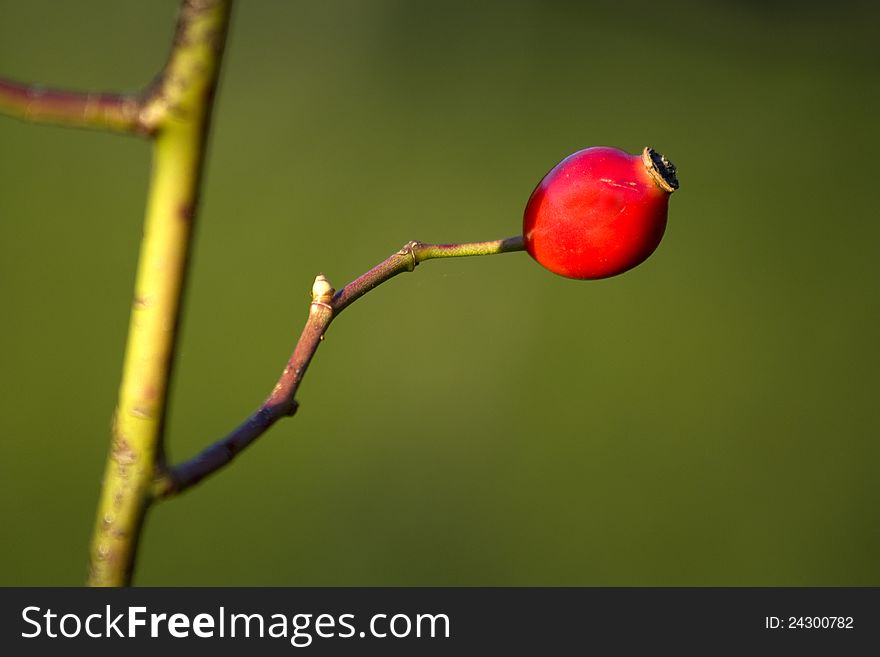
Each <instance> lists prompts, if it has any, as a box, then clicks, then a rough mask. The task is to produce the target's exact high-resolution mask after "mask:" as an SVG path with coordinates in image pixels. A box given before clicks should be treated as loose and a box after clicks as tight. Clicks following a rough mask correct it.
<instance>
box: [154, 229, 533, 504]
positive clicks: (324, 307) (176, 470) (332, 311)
mask: <svg viewBox="0 0 880 657" xmlns="http://www.w3.org/2000/svg"><path fill="white" fill-rule="evenodd" d="M523 248H524V246H523V238H522V237H520V236H517V237H511V238H508V239H504V240H493V241H490V242H470V243H466V244H424V243H422V242H415V241H413V242H409V243H407V244H406V245H405V246H404V247H403V248H402V249H400V251H398V252H397V253H394V254H393V255H391V256H390V257H388V258H386V259H385V260H383V261H382V262H380V263H379V264H378V265H376V266H375V267H373V268H372V269H370V270H369V271H368V272H366V273H365V274H363V275H362V276H360V277H358V278H356V279H355V280H353V281H352V282H351V283H349V284H348V285H346V286H345V287H343V288H342V289H341V290H339V292H335V291H334V290H333V288H332V287H330V285H329V283H327V280H326V279H325V278H324V276H323V275H320V276H318V277H317V278H316V279H315V284H314V286H313V287H312V303H311V306H310V308H309V318H308V320H307V321H306V325H305V328H304V329H303V332H302V334H301V335H300V337H299V340H298V342H297V344H296V347H295V348H294V350H293V355H292V356H291V357H290V360H289V361H288V362H287V366H286V367H285V368H284V372H283V373H282V374H281V378H279V379H278V383H276V384H275V387H274V388H273V390H272V393H271V394H270V395H269V397H268V398H267V399H266V401H265V402H263V404H262V406H260V407H259V408H258V409H257V410H256V411H255V412H254V413H253V414H252V415H251V416H250V417H248V418H247V419H246V420H245V421H244V422H242V423H241V424H240V425H239V426H238V427H236V428H235V429H234V430H233V431H232V432H231V433H229V434H228V435H227V436H225V437H224V438H222V439H220V440H218V441H217V442H215V443H213V444H212V445H210V446H208V447H207V448H205V449H204V450H203V451H202V452H201V453H200V454H198V455H196V456H194V457H193V458H191V459H189V460H187V461H184V462H182V463H179V464H178V465H175V466H173V467H171V468H168V469H166V470H163V471H161V472H159V473H158V475H157V478H156V481H155V484H154V487H153V493H154V495H155V496H156V497H159V498H167V497H171V496H173V495H177V494H179V493H182V492H183V491H185V490H186V489H188V488H190V487H191V486H193V485H195V484H197V483H198V482H200V481H201V480H202V479H204V478H205V477H207V476H208V475H210V474H213V473H214V472H217V471H218V470H220V469H221V468H223V467H224V466H226V465H227V464H229V463H230V462H231V461H232V460H233V459H234V458H235V457H236V456H237V455H238V454H240V453H241V452H242V451H243V450H244V449H245V448H247V447H248V446H249V445H251V444H253V443H254V442H255V441H256V440H257V438H259V437H260V436H262V435H263V434H264V433H265V432H266V431H267V430H268V429H269V428H270V427H271V426H272V425H273V424H275V423H276V422H277V421H278V420H280V419H281V418H283V417H285V416H288V415H293V414H294V413H296V410H297V408H298V404H297V402H296V400H295V399H294V397H295V396H296V392H297V390H298V389H299V385H300V383H301V382H302V379H303V377H304V376H305V373H306V369H307V368H308V366H309V363H310V362H311V360H312V357H313V356H314V355H315V351H316V350H317V349H318V345H320V344H321V340H323V338H324V333H325V332H326V331H327V328H328V327H329V326H330V323H331V322H332V321H333V319H334V318H335V317H336V316H337V315H339V313H341V312H342V311H343V310H345V309H346V308H347V307H348V306H350V305H351V304H352V303H354V302H355V301H356V300H357V299H359V298H361V297H362V296H364V295H365V294H366V293H367V292H369V291H370V290H372V289H373V288H375V287H377V286H378V285H381V284H382V283H384V282H385V281H387V280H389V279H391V278H393V277H395V276H397V275H398V274H401V273H403V272H405V271H413V270H414V269H415V267H416V265H418V264H419V263H420V262H423V261H424V260H430V259H432V258H455V257H463V256H476V255H493V254H496V253H509V252H512V251H522V250H523ZM334 292H335V293H334Z"/></svg>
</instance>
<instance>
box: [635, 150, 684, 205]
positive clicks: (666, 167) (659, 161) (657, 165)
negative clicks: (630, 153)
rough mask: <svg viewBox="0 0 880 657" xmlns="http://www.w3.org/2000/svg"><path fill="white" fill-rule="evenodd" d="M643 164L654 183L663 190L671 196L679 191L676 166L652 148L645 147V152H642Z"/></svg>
mask: <svg viewBox="0 0 880 657" xmlns="http://www.w3.org/2000/svg"><path fill="white" fill-rule="evenodd" d="M642 162H643V163H644V164H645V168H647V169H648V173H650V174H651V177H652V178H653V179H654V182H655V183H657V185H658V186H659V187H660V188H661V189H662V190H664V191H667V192H669V193H670V194H671V193H672V192H674V191H675V190H676V189H678V178H677V177H676V175H675V165H674V164H673V163H672V162H670V161H669V160H667V159H666V158H665V157H663V156H662V155H661V154H660V153H658V152H657V151H655V150H654V149H653V148H650V147H645V150H644V151H642Z"/></svg>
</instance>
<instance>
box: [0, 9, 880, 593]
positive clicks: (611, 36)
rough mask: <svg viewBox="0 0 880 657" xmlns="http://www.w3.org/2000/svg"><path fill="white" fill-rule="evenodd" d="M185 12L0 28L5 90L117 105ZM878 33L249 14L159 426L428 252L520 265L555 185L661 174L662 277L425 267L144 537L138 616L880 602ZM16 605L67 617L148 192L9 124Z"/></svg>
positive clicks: (162, 511) (125, 172)
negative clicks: (463, 605)
mask: <svg viewBox="0 0 880 657" xmlns="http://www.w3.org/2000/svg"><path fill="white" fill-rule="evenodd" d="M175 15H176V3H175V2H173V1H171V0H164V1H162V2H155V1H148V0H125V1H120V0H102V1H100V2H99V1H93V2H89V3H70V2H63V1H62V0H55V1H52V2H48V1H47V2H38V3H21V2H15V1H13V0H0V75H4V76H8V77H12V78H15V79H20V80H33V81H40V82H41V83H44V84H47V85H58V86H64V87H76V88H79V87H81V88H88V89H96V90H134V89H137V88H140V87H141V86H142V85H144V84H145V83H146V82H148V81H149V80H150V79H151V78H152V76H153V74H154V73H155V72H156V71H157V70H158V68H159V66H160V65H161V63H162V62H163V60H164V57H165V54H166V52H167V49H168V46H169V43H170V38H171V34H172V30H173V25H174V20H175ZM876 25H877V12H876V11H875V10H874V9H873V8H872V7H871V6H870V4H869V3H862V4H859V3H854V2H839V3H831V4H830V3H804V2H794V1H790V2H782V1H776V2H757V1H753V2H732V1H731V2H714V3H698V2H682V3H663V4H661V3H651V4H649V3H645V2H641V3H638V2H627V3H617V2H611V1H610V0H609V1H606V2H584V3H574V2H560V1H556V2H552V1H547V0H541V1H537V0H535V1H532V2H525V1H519V0H518V1H513V2H494V3H490V2H482V3H473V2H464V1H459V0H456V1H446V2H429V1H418V2H413V1H405V0H397V1H384V0H383V1H379V0H372V1H369V2H366V1H355V0H350V1H339V0H334V1H330V2H317V3H316V2H299V1H297V2H281V1H275V2H269V1H264V2H240V3H239V4H238V5H237V6H236V9H235V13H234V17H233V24H232V29H231V33H230V40H229V44H228V50H227V58H226V61H225V65H224V76H223V81H222V87H221V90H220V95H219V98H218V106H217V109H216V114H215V117H216V122H215V124H214V131H213V137H212V143H211V147H210V151H209V164H208V169H207V180H206V184H205V187H204V196H203V199H204V202H203V205H202V209H201V214H200V217H199V235H198V241H197V244H196V249H195V253H194V262H193V270H192V276H191V279H190V287H189V295H188V306H187V308H186V314H185V322H184V327H183V335H182V345H181V349H180V358H179V361H178V367H177V376H176V380H175V385H174V389H173V400H172V408H171V416H170V421H169V425H168V446H169V447H168V449H169V451H170V453H171V455H172V457H173V458H175V459H180V458H184V457H187V456H190V455H192V454H193V453H195V452H196V451H197V450H199V449H200V448H201V447H202V446H204V445H205V444H206V443H208V442H209V441H212V440H213V439H215V438H216V437H218V436H220V435H222V434H223V433H225V432H226V431H227V430H229V429H230V428H231V427H233V426H234V425H235V424H237V423H238V421H240V420H241V419H242V418H243V417H244V416H245V415H247V414H248V413H249V412H251V410H253V408H255V407H256V406H257V405H258V404H259V403H260V401H261V400H262V399H263V397H264V396H265V395H266V394H267V393H268V391H269V389H270V388H271V387H272V385H273V383H274V381H275V379H276V377H277V376H278V374H279V373H280V370H281V368H282V367H283V365H284V363H285V362H286V359H287V357H288V355H289V352H290V351H291V349H292V347H293V344H294V341H295V339H296V336H297V335H298V334H299V330H300V328H301V326H302V324H303V322H304V319H305V315H306V311H307V303H308V290H309V287H310V285H311V281H312V279H313V277H314V275H315V274H316V273H317V272H324V273H326V274H327V276H328V277H329V278H330V280H331V281H332V282H333V283H334V284H335V285H337V287H338V286H340V285H341V284H343V283H344V282H346V281H347V280H350V279H352V278H354V277H355V276H357V275H358V274H360V273H361V272H363V271H365V270H366V269H367V268H368V267H370V266H372V265H373V264H374V263H376V262H378V261H379V260H381V259H382V258H384V257H386V256H387V255H389V254H390V253H392V252H393V251H394V250H396V249H397V248H398V247H399V246H400V245H402V244H403V243H404V242H406V241H407V240H409V239H421V240H425V241H470V240H483V239H493V238H499V237H506V236H509V235H513V234H516V233H517V232H518V231H519V230H520V221H521V212H522V208H523V206H524V204H525V201H526V199H527V197H528V195H529V194H530V192H531V191H532V188H533V187H534V185H535V184H536V183H537V182H538V180H539V179H540V178H541V176H542V175H543V174H544V173H545V172H546V171H547V170H548V169H549V168H550V167H551V166H553V165H554V164H555V163H556V162H557V161H558V160H559V159H561V158H562V157H563V156H565V155H567V154H568V153H570V152H573V151H575V150H577V149H580V148H584V147H586V146H591V145H614V146H618V147H620V148H624V149H626V150H629V151H632V152H637V151H638V150H640V149H641V148H642V147H643V146H645V145H651V146H654V147H655V148H657V149H658V150H659V151H660V152H663V153H665V154H666V155H667V156H668V157H669V158H670V159H671V160H672V161H673V162H675V163H676V165H678V167H679V172H680V179H681V181H682V187H681V189H680V190H679V191H678V192H677V193H676V194H675V196H674V197H673V199H672V201H671V211H670V223H669V228H668V231H667V234H666V237H665V240H664V242H663V244H662V245H661V247H660V248H659V250H658V251H657V253H656V254H655V255H654V256H653V257H652V258H651V259H650V260H648V261H647V262H646V263H645V264H644V265H642V266H640V267H639V268H637V269H635V270H633V271H631V272H629V273H627V274H625V275H623V276H621V277H619V278H615V279H610V280H605V281H598V282H576V281H570V280H565V279H562V278H558V277H556V276H553V275H552V274H549V273H547V272H546V271H544V270H543V269H542V268H540V267H539V266H537V265H536V264H535V263H534V262H532V261H531V259H530V258H528V257H527V256H526V255H524V254H513V255H504V256H497V257H492V258H476V259H464V260H449V261H435V262H429V263H426V264H425V265H423V266H421V267H420V268H419V270H418V271H417V272H416V273H415V274H412V275H407V276H404V277H400V278H398V279H395V280H394V281H392V282H390V283H388V284H387V285H385V286H383V287H382V288H380V289H379V290H377V291H375V292H374V293H372V294H371V295H370V296H369V297H367V298H365V299H364V300H362V301H361V302H359V303H358V304H357V305H355V306H354V307H352V308H351V309H350V310H349V311H348V312H347V313H346V314H345V315H344V317H343V318H342V319H340V321H339V322H338V323H337V324H334V325H333V327H332V328H331V330H330V332H329V333H328V336H327V341H326V342H325V344H324V346H323V347H322V348H321V349H320V350H319V352H318V354H317V356H316V359H315V361H314V362H313V364H312V369H311V370H310V371H309V375H308V377H307V378H306V380H305V383H304V385H303V387H302V389H301V393H300V395H299V400H300V402H301V408H300V412H299V414H298V415H297V416H296V417H295V418H294V419H291V420H287V421H284V422H282V423H281V424H280V425H278V426H276V428H274V429H273V430H272V431H271V433H269V434H267V435H266V436H265V437H264V438H263V439H262V440H261V441H260V442H259V443H258V444H257V445H255V446H254V447H253V448H252V449H251V450H249V451H248V452H247V453H246V454H244V455H243V456H242V457H241V458H240V460H239V461H237V462H236V463H235V464H234V466H232V467H230V468H229V469H228V470H226V471H224V472H223V473H222V474H219V475H217V476H216V477H214V478H212V479H210V480H208V481H206V482H205V483H203V484H202V485H200V486H199V487H198V488H196V489H194V490H193V491H191V492H189V493H187V494H186V495H184V496H182V497H181V498H179V499H176V500H173V501H170V502H168V503H164V504H162V505H160V506H158V507H156V508H154V509H153V511H152V512H151V514H150V517H149V520H148V523H147V527H146V530H145V534H144V537H143V542H142V546H141V551H140V559H139V566H138V572H137V576H136V582H137V583H138V584H141V585H221V584H229V585H880V561H878V553H880V522H878V508H877V507H878V502H880V484H878V476H877V470H878V463H880V447H878V436H880V419H878V410H877V399H876V398H877V392H878V380H877V371H878V366H880V362H878V360H880V359H878V340H877V323H878V320H880V303H878V302H880V294H878V285H877V273H876V260H877V244H878V241H880V222H878V218H880V217H878V206H877V195H878V182H877V164H876V163H877V149H878V146H880V133H878V127H877V126H878V116H880V55H878V50H877V48H876ZM0 155H2V157H0V217H2V221H0V281H2V289H0V293H2V296H0V303H2V308H3V311H2V315H3V321H2V322H0V340H2V344H3V347H2V350H0V392H2V400H3V401H2V413H0V436H2V448H0V468H2V476H0V522H2V525H0V526H2V543H0V561H2V563H3V569H2V576H0V584H4V585H58V584H64V585H76V584H79V583H80V582H82V581H83V577H84V574H85V557H86V549H87V544H88V539H89V533H90V530H91V526H92V519H93V513H94V507H95V504H96V500H97V494H98V487H99V483H100V477H101V474H102V472H103V466H104V458H105V455H106V450H107V445H108V431H109V427H110V416H111V413H112V410H113V406H114V402H115V395H116V387H117V383H118V377H119V371H120V367H121V362H122V350H123V345H124V339H125V331H126V326H127V321H128V310H129V306H130V298H131V290H132V286H133V277H134V268H135V257H136V252H137V247H138V240H139V235H140V231H141V219H142V214H143V206H144V200H145V194H146V184H147V175H148V171H149V166H150V161H149V155H150V154H149V147H148V145H147V144H146V143H144V142H143V141H140V140H138V139H135V138H127V137H120V136H112V135H107V134H103V133H100V132H89V131H82V130H72V129H63V128H52V127H42V126H33V125H28V124H25V123H21V122H19V121H16V120H12V119H8V118H6V117H0Z"/></svg>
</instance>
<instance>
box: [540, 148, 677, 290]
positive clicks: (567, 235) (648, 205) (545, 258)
mask: <svg viewBox="0 0 880 657" xmlns="http://www.w3.org/2000/svg"><path fill="white" fill-rule="evenodd" d="M676 189H678V179H677V178H676V175H675V166H673V165H672V163H671V162H669V161H668V160H667V159H666V158H664V157H663V156H662V155H660V154H659V153H657V152H655V151H654V150H653V149H651V148H646V149H645V150H644V151H643V152H642V154H641V156H639V155H630V154H629V153H625V152H623V151H621V150H618V149H616V148H608V147H604V146H598V147H594V148H587V149H585V150H582V151H578V152H577V153H574V154H573V155H569V156H568V157H567V158H565V159H564V160H562V162H560V163H559V164H557V165H556V166H555V167H553V169H552V170H551V171H550V173H548V174H547V175H546V176H544V179H543V180H542V181H541V182H540V183H539V184H538V186H537V187H536V188H535V191H534V192H532V195H531V197H530V198H529V202H528V203H527V204H526V210H525V215H524V217H523V238H524V243H525V247H526V251H528V252H529V255H531V256H532V257H533V258H534V259H535V260H537V261H538V262H539V263H540V264H541V265H543V266H544V267H546V268H547V269H549V270H550V271H552V272H554V273H556V274H560V275H561V276H567V277H569V278H607V277H608V276H614V275H616V274H621V273H623V272H625V271H627V270H628V269H632V268H633V267H635V266H636V265H638V264H640V263H642V262H644V260H645V259H646V258H647V257H648V256H649V255H651V254H652V253H653V252H654V249H656V248H657V245H658V244H660V239H661V238H662V237H663V232H664V230H665V229H666V212H667V207H668V202H669V195H670V194H672V192H673V191H675V190H676Z"/></svg>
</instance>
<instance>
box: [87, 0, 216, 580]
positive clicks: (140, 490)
mask: <svg viewBox="0 0 880 657" xmlns="http://www.w3.org/2000/svg"><path fill="white" fill-rule="evenodd" d="M229 9H230V2H229V1H227V0H201V1H196V0H189V1H185V2H184V3H183V5H182V7H181V12H180V17H179V19H178V26H177V34H176V36H175V39H174V47H173V49H172V53H171V56H170V58H169V61H168V64H167V65H166V67H165V69H164V70H163V72H162V75H161V76H160V77H159V79H158V80H157V82H156V83H155V85H154V86H153V87H152V89H151V92H150V94H149V95H148V96H147V97H146V98H145V101H144V104H143V106H142V108H141V116H142V117H143V118H144V120H145V121H147V123H149V124H150V125H154V126H156V129H155V131H154V133H155V141H154V151H153V174H152V179H151V182H150V189H149V198H148V202H147V213H146V221H145V226H144V237H143V241H142V243H141V252H140V259H139V261H138V272H137V279H136V282H135V295H134V303H133V307H132V313H131V322H130V325H129V334H128V342H127V346H126V353H125V360H124V364H123V372H122V382H121V384H120V389H119V401H118V404H117V407H116V412H115V415H114V423H113V436H112V444H111V449H110V454H109V457H108V459H107V466H106V469H105V474H104V483H103V488H102V492H101V497H100V501H99V504H98V513H97V519H96V523H95V529H94V534H93V538H92V545H91V549H90V555H89V576H88V583H89V584H90V585H93V586H121V585H127V584H129V583H130V582H131V576H132V571H133V568H134V561H135V553H136V549H137V545H138V539H139V536H140V532H141V529H142V527H143V523H144V519H145V515H146V511H147V508H148V507H149V505H150V502H151V501H152V482H153V479H154V477H155V475H156V472H157V471H161V470H163V469H164V447H163V429H164V423H165V416H166V405H167V399H168V388H169V381H170V378H171V370H172V363H173V357H174V347H175V343H176V338H177V327H178V325H179V320H180V308H181V299H182V294H183V289H184V284H185V280H186V273H187V265H188V261H189V253H190V245H191V238H192V234H193V224H194V218H195V210H196V204H197V202H198V193H199V184H200V181H201V177H202V169H203V161H204V153H205V145H206V138H207V133H208V127H209V125H210V116H211V108H212V105H213V95H214V90H215V87H216V84H217V78H218V74H219V67H220V60H221V56H222V52H223V45H224V40H225V34H226V29H227V25H228V20H229Z"/></svg>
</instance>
